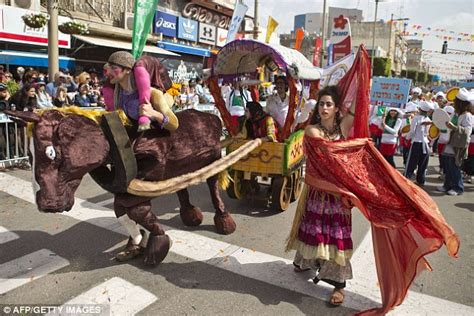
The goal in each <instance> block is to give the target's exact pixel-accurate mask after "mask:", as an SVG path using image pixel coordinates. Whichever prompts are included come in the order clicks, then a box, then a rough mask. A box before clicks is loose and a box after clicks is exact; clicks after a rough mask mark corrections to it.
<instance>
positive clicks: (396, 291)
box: [304, 137, 459, 315]
mask: <svg viewBox="0 0 474 316" xmlns="http://www.w3.org/2000/svg"><path fill="white" fill-rule="evenodd" d="M304 147H305V150H306V155H307V163H306V177H305V182H306V183H307V184H308V185H311V186H313V187H315V188H317V189H319V190H322V191H326V192H330V193H336V194H340V195H342V196H344V197H346V198H347V199H349V200H350V201H351V203H352V204H353V205H355V206H356V207H357V208H358V209H359V210H360V211H361V212H362V213H363V214H364V216H365V217H366V218H367V219H368V220H369V221H370V222H371V224H372V238H373V244H374V254H375V264H376V267H377V275H378V279H379V284H380V290H381V294H382V304H383V306H382V308H380V309H373V310H368V311H365V312H362V313H361V314H363V315H379V314H384V313H386V312H388V311H390V310H391V309H392V308H394V307H395V306H397V305H399V304H401V303H402V302H403V300H404V298H405V296H406V293H407V291H408V289H409V287H410V285H411V283H412V282H413V280H414V279H415V277H416V276H417V275H418V274H419V273H420V272H421V270H423V269H425V268H427V269H430V267H429V265H428V262H427V261H426V260H425V259H424V256H425V255H426V254H428V253H431V252H433V251H435V250H437V249H439V248H440V247H441V246H442V244H443V243H444V244H445V245H446V246H447V249H448V253H449V255H450V256H453V257H455V256H456V254H457V251H458V248H459V238H458V236H457V235H456V234H455V232H454V230H453V229H452V228H451V227H450V226H449V225H448V224H447V223H446V221H445V220H444V217H443V216H442V214H441V213H440V211H439V210H438V207H437V205H436V204H435V202H434V201H433V200H432V199H431V197H430V196H429V195H428V194H427V193H426V192H425V191H423V190H422V189H420V188H418V187H417V186H416V185H414V184H412V183H411V181H409V180H407V179H406V178H405V177H404V176H402V175H401V174H400V173H399V172H398V171H397V170H395V169H394V168H392V166H390V164H388V162H387V161H386V160H385V159H384V158H383V156H382V155H381V154H380V153H379V151H378V150H377V149H376V148H375V146H374V145H373V143H372V141H371V140H369V139H366V138H358V139H354V140H349V141H344V142H328V141H326V140H323V139H320V138H311V137H305V140H304Z"/></svg>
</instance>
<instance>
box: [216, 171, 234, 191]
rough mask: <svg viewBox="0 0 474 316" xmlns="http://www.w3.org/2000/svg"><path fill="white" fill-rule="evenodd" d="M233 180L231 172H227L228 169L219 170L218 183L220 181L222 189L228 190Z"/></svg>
mask: <svg viewBox="0 0 474 316" xmlns="http://www.w3.org/2000/svg"><path fill="white" fill-rule="evenodd" d="M231 180H232V179H231V178H230V175H229V172H227V169H226V170H224V171H221V172H219V178H218V183H219V188H220V189H221V190H227V188H228V187H229V185H230V181H231Z"/></svg>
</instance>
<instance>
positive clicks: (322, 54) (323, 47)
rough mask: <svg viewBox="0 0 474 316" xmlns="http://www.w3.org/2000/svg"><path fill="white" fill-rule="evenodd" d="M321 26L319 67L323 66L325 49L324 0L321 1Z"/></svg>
mask: <svg viewBox="0 0 474 316" xmlns="http://www.w3.org/2000/svg"><path fill="white" fill-rule="evenodd" d="M322 20H323V26H322V27H321V31H322V34H321V43H322V44H321V58H320V59H319V63H320V65H321V68H323V67H324V52H325V51H326V0H324V1H323V18H322Z"/></svg>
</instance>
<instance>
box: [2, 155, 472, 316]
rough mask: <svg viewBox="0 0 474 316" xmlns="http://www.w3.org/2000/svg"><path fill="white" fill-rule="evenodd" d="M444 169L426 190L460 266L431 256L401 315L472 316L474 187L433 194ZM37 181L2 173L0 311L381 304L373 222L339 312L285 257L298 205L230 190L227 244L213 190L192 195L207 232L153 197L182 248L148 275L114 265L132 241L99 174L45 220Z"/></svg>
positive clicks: (350, 308) (216, 311)
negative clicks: (67, 206)
mask: <svg viewBox="0 0 474 316" xmlns="http://www.w3.org/2000/svg"><path fill="white" fill-rule="evenodd" d="M397 162H398V164H400V160H399V159H397ZM436 162H437V158H435V157H432V159H431V162H430V168H429V171H428V178H427V185H426V186H425V189H426V190H427V191H428V192H429V193H430V195H431V196H432V197H433V198H434V200H435V201H436V202H437V203H438V205H439V207H440V209H441V211H442V213H443V214H444V216H445V217H446V220H447V221H448V223H449V224H450V225H452V227H453V228H454V229H455V230H456V232H457V233H458V235H459V236H460V238H461V249H460V252H459V258H458V259H452V258H450V257H448V255H447V252H446V250H445V249H444V248H442V249H440V250H439V251H437V252H436V253H434V254H432V255H429V257H428V261H429V262H430V264H431V265H432V267H433V269H434V271H433V272H431V273H423V274H422V275H421V276H420V277H419V278H418V279H417V280H416V281H415V282H414V284H413V286H412V287H411V289H410V293H409V295H408V299H407V300H406V302H405V303H404V304H402V306H400V307H398V308H397V309H395V310H394V311H393V312H392V313H391V314H393V315H400V314H404V315H446V314H449V315H474V308H473V307H474V301H473V284H474V280H473V279H474V266H473V264H472V262H474V251H473V250H474V238H473V233H472V226H473V224H474V222H473V211H474V185H472V184H466V192H465V194H464V195H462V196H457V197H450V196H446V195H443V194H442V193H438V192H435V188H436V186H437V185H439V184H440V180H438V179H437V177H438V174H437V173H436V170H435V168H434V166H435V165H436ZM30 179H31V173H30V172H28V171H24V170H18V169H16V170H8V171H6V172H2V173H0V201H1V202H0V304H14V305H10V306H16V305H25V304H30V305H35V304H43V305H44V304H47V305H63V304H69V303H83V304H96V303H98V304H110V311H111V312H112V314H115V315H125V314H135V313H136V314H138V315H184V314H185V315H187V314H189V315H224V314H226V315H241V314H246V315H298V314H309V315H316V314H318V315H347V314H352V313H354V312H356V311H358V310H361V309H363V308H370V307H375V306H377V304H379V302H380V300H379V298H377V295H378V294H377V293H378V289H377V279H376V275H375V272H374V262H373V257H372V255H371V244H370V235H367V234H368V233H369V231H370V229H369V224H368V222H367V221H366V220H365V218H363V217H362V215H361V214H360V212H359V211H358V210H356V209H354V210H353V232H354V233H353V239H354V245H355V247H357V249H355V254H354V258H353V267H354V280H351V281H349V282H348V287H347V293H346V303H345V304H344V306H342V307H339V308H331V307H329V306H328V305H327V303H326V299H327V297H328V296H329V295H330V288H328V287H325V286H324V285H319V284H318V285H314V284H312V282H310V281H308V279H310V278H311V273H303V274H295V273H294V272H293V270H292V265H291V260H292V258H293V255H294V254H293V253H285V252H284V249H283V248H284V244H285V239H286V238H287V236H288V233H289V229H290V227H291V223H292V220H293V216H294V211H295V208H296V203H293V204H292V205H291V207H290V209H289V210H288V211H286V212H283V213H275V212H273V211H271V210H269V208H268V205H267V204H266V201H265V200H263V199H261V198H259V197H256V198H254V199H249V200H243V201H236V200H232V199H229V198H228V197H227V196H226V195H225V193H223V196H224V202H225V203H226V206H227V208H228V209H229V210H230V211H231V212H232V214H233V216H234V220H235V221H236V223H237V230H236V232H235V233H233V234H232V235H229V236H222V235H218V234H217V233H215V231H214V225H213V209H212V204H211V201H210V198H209V197H210V196H209V193H208V190H207V187H206V186H205V185H199V186H196V187H193V188H190V195H191V199H192V202H193V203H194V204H195V205H196V206H199V207H200V208H201V209H202V210H203V212H204V221H203V223H202V225H201V226H200V227H196V228H188V227H185V226H184V225H183V224H182V223H181V220H180V217H179V210H178V209H177V207H178V200H177V197H176V196H174V195H172V196H166V197H160V198H158V199H155V200H154V201H153V210H154V212H155V213H156V214H157V215H158V217H159V218H160V221H161V223H162V224H163V225H165V227H166V229H167V231H168V233H169V234H170V236H171V237H172V239H173V240H174V244H173V247H172V249H171V252H170V253H169V255H168V256H167V258H166V259H165V260H164V262H163V263H162V264H160V265H159V266H157V267H154V268H150V267H146V266H144V265H143V263H142V261H141V260H140V259H135V260H133V261H130V262H127V263H118V262H116V261H114V259H113V258H114V255H115V253H116V252H118V250H119V249H120V248H121V247H122V246H124V244H125V240H126V237H125V236H124V233H123V230H121V228H120V227H119V226H118V225H117V221H116V220H115V217H114V213H113V210H112V200H111V199H112V195H111V194H109V193H107V192H105V191H103V190H102V189H100V188H99V186H97V185H96V184H95V183H94V182H93V181H92V180H91V178H89V177H86V178H85V179H84V180H83V182H82V183H81V185H80V187H79V189H78V192H77V194H76V198H77V200H76V207H75V208H74V209H73V210H71V211H70V212H69V213H68V214H42V213H40V212H38V211H37V209H36V206H35V205H34V204H33V198H32V197H33V195H32V193H31V183H30ZM374 293H376V294H374ZM3 314H6V313H5V311H3V310H2V309H1V306H0V315H3ZM105 314H107V313H105Z"/></svg>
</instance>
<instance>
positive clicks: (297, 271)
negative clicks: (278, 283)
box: [293, 262, 311, 273]
mask: <svg viewBox="0 0 474 316" xmlns="http://www.w3.org/2000/svg"><path fill="white" fill-rule="evenodd" d="M293 265H294V266H295V267H294V268H293V271H295V272H296V273H301V272H306V271H309V270H311V268H306V269H301V267H300V266H299V265H297V264H296V263H294V262H293Z"/></svg>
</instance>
